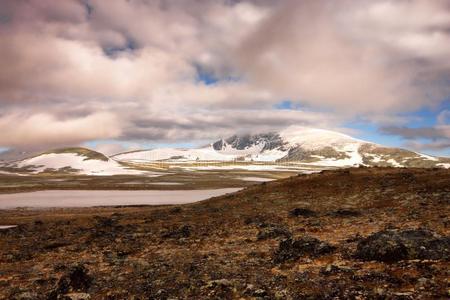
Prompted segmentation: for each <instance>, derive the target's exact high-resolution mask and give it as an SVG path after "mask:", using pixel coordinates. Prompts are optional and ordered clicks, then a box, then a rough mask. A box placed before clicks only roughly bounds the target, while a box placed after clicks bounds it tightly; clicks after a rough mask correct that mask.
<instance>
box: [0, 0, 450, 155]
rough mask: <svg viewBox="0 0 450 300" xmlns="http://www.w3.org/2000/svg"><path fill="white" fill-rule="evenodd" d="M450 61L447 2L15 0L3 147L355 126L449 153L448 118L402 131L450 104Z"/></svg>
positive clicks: (1, 43) (0, 17)
mask: <svg viewBox="0 0 450 300" xmlns="http://www.w3.org/2000/svg"><path fill="white" fill-rule="evenodd" d="M449 58H450V3H449V2H448V1H446V0H434V1H425V0H370V1H369V0H343V1H329V0H281V1H268V0H267V1H254V0H248V1H230V0H185V1H176V0H148V1H147V0H132V1H124V0H110V1H102V0H67V1H51V0H28V1H17V0H6V1H3V2H2V8H1V10H0V65H1V66H2V68H0V107H1V115H0V132H1V133H0V147H1V146H2V147H26V148H32V147H37V146H39V147H51V146H59V145H66V144H80V143H83V142H88V141H93V140H105V139H117V140H120V141H134V140H146V141H158V142H164V141H166V142H167V141H178V140H190V141H192V140H198V141H199V142H201V141H203V140H205V139H209V138H214V137H219V136H223V135H228V134H232V133H235V132H244V131H245V132H259V131H265V130H276V129H279V128H282V127H284V126H287V125H291V124H298V125H307V126H315V127H326V128H334V129H335V128H338V129H339V128H341V127H343V126H344V124H346V123H348V122H349V121H352V120H355V119H358V120H364V121H365V122H368V123H374V124H376V125H377V126H381V127H386V126H387V125H389V126H391V127H390V128H385V129H383V132H386V133H389V134H395V135H401V136H404V137H406V138H409V139H412V138H413V137H414V139H418V138H422V137H423V136H424V135H428V136H429V138H430V139H432V140H433V141H432V142H433V143H435V144H439V145H445V144H446V140H445V139H446V138H445V132H446V131H445V130H447V129H445V128H446V127H445V124H444V123H443V122H441V121H439V122H440V123H439V124H438V125H436V126H435V127H432V128H428V129H426V128H425V129H420V130H422V132H415V131H414V130H412V129H410V128H403V127H404V126H405V124H406V123H407V122H408V120H409V117H408V115H407V114H406V113H408V112H414V111H417V110H419V109H422V108H424V107H428V108H431V109H433V108H436V107H439V105H440V104H441V103H442V101H443V100H444V99H445V98H446V97H448V95H450V85H449V80H450V59H449ZM286 100H289V101H290V102H291V103H293V104H294V106H295V107H300V108H302V110H289V109H284V110H280V109H276V108H275V107H278V106H279V103H281V102H283V101H286ZM405 114H406V117H405ZM442 118H443V117H442ZM392 126H395V127H392ZM344 130H345V129H344ZM447 138H448V137H447ZM411 142H417V141H411ZM105 147H106V146H105Z"/></svg>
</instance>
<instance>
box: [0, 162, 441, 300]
mask: <svg viewBox="0 0 450 300" xmlns="http://www.w3.org/2000/svg"><path fill="white" fill-rule="evenodd" d="M449 204H450V171H449V170H443V169H391V168H385V169H377V168H373V169H372V168H358V169H348V170H337V171H324V172H322V173H320V174H313V175H299V176H296V177H292V178H288V179H284V180H280V181H276V182H271V183H264V184H260V185H255V186H252V187H249V188H246V189H245V190H243V191H241V192H238V193H235V194H231V195H226V196H222V197H217V198H213V199H211V200H207V201H204V202H201V203H197V204H191V205H184V206H170V207H109V208H95V209H77V210H75V209H71V210H67V209H66V210H62V209H58V210H46V211H3V212H0V221H1V223H2V224H5V225H6V224H20V225H19V226H18V227H16V228H10V229H6V230H0V298H1V299H335V298H343V299H344V298H345V299H430V298H438V299H443V298H448V297H450V290H449V281H448V278H450V276H449V275H450V235H449V233H450V230H449V226H450V209H449V207H450V206H449Z"/></svg>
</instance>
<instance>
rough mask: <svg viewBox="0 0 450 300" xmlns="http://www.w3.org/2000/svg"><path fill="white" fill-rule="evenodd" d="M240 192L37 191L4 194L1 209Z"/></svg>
mask: <svg viewBox="0 0 450 300" xmlns="http://www.w3.org/2000/svg"><path fill="white" fill-rule="evenodd" d="M239 190H241V188H225V189H214V190H177V191H170V190H167V191H164V190H157V191H155V190H150V191H111V190H108V191H82V190H54V191H38V192H30V193H17V194H1V195H0V209H13V208H17V207H32V208H46V207H92V206H115V205H162V204H184V203H192V202H197V201H201V200H205V199H208V198H211V197H216V196H220V195H224V194H228V193H233V192H236V191H239Z"/></svg>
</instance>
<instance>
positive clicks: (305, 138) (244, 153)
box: [114, 126, 450, 168]
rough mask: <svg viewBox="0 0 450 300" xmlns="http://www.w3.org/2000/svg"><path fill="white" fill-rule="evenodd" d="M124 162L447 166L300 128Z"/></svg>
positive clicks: (132, 155) (122, 157)
mask: <svg viewBox="0 0 450 300" xmlns="http://www.w3.org/2000/svg"><path fill="white" fill-rule="evenodd" d="M114 159H116V160H118V161H126V162H152V161H153V162H154V161H165V162H194V161H242V162H269V163H288V162H296V163H302V164H304V165H311V166H319V167H348V166H357V165H365V166H392V167H445V168H449V167H450V159H449V158H439V157H433V156H429V155H424V154H421V153H417V152H413V151H409V150H404V149H399V148H390V147H385V146H381V145H377V144H374V143H371V142H367V141H362V140H359V139H355V138H352V137H350V136H348V135H345V134H342V133H338V132H333V131H328V130H322V129H313V128H305V127H299V126H293V127H289V128H287V129H285V130H283V131H280V132H278V133H276V132H275V133H274V132H272V133H263V134H253V135H251V134H247V135H234V136H232V137H229V138H223V139H220V140H218V141H216V142H213V143H211V144H210V145H209V146H206V147H203V148H198V149H176V148H163V149H152V150H143V151H133V152H128V153H120V154H117V155H115V156H114Z"/></svg>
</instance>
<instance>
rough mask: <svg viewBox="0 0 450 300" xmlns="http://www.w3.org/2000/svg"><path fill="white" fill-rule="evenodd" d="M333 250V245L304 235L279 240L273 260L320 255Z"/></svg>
mask: <svg viewBox="0 0 450 300" xmlns="http://www.w3.org/2000/svg"><path fill="white" fill-rule="evenodd" d="M334 250H335V247H334V246H332V245H330V244H328V243H326V242H323V241H320V240H318V239H316V238H313V237H311V236H304V237H302V238H300V239H298V240H294V239H291V238H289V239H286V240H283V241H281V242H280V244H279V246H278V249H277V250H276V251H275V253H274V262H275V263H283V262H286V261H290V260H296V259H298V258H300V257H301V256H320V255H324V254H328V253H331V252H333V251H334Z"/></svg>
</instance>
